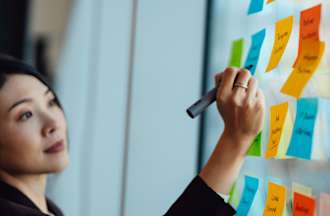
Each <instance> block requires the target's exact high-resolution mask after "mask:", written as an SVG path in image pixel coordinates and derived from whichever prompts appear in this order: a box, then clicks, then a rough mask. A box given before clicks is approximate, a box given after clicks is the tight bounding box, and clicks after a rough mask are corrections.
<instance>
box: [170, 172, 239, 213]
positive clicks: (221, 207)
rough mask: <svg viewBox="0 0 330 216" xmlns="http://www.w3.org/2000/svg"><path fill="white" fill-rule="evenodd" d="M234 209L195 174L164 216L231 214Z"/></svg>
mask: <svg viewBox="0 0 330 216" xmlns="http://www.w3.org/2000/svg"><path fill="white" fill-rule="evenodd" d="M235 213H236V211H235V210H234V209H233V207H231V206H230V205H229V204H227V203H226V202H225V201H224V200H223V198H222V197H221V196H219V195H218V194H217V193H216V192H215V191H213V190H212V189H211V188H210V187H209V186H208V185H207V184H206V183H205V182H204V181H203V179H201V178H200V177H199V176H196V177H195V178H194V179H193V180H192V182H191V183H190V184H189V185H188V187H187V188H186V189H185V191H184V192H183V193H182V194H181V196H180V197H179V198H178V199H177V200H176V202H175V203H174V204H173V205H172V206H171V208H170V209H169V210H168V212H167V213H166V214H165V216H179V215H180V216H186V215H187V216H188V215H189V216H229V215H230V216H231V215H234V214H235Z"/></svg>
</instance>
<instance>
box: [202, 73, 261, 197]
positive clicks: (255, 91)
mask: <svg viewBox="0 0 330 216" xmlns="http://www.w3.org/2000/svg"><path fill="white" fill-rule="evenodd" d="M215 78H216V85H217V87H218V92H217V106H218V110H219V112H220V114H221V116H222V118H223V120H224V124H225V129H224V131H223V133H222V135H221V137H220V139H219V141H218V144H217V146H216V147H215V149H214V151H213V153H212V155H211V157H210V159H209V160H208V162H207V164H206V165H205V167H204V168H203V169H202V171H201V172H200V174H199V175H200V177H201V178H202V179H203V180H204V181H205V182H206V184H207V185H208V186H209V187H211V188H212V189H213V190H214V191H216V192H220V193H223V194H228V193H229V191H230V189H231V187H232V185H233V183H234V182H235V180H236V178H237V176H238V175H239V171H240V169H241V166H242V164H243V161H244V156H245V154H246V152H247V150H248V149H249V147H250V145H251V143H252V141H253V139H254V138H255V137H256V135H257V134H258V132H259V131H260V130H261V128H262V124H263V118H264V107H265V105H264V104H265V101H264V95H263V93H262V92H261V90H260V89H259V88H258V83H257V80H255V79H254V78H253V77H251V75H250V72H249V71H247V70H244V69H243V70H240V69H236V68H227V69H226V70H225V71H224V72H223V73H219V74H217V75H216V77H215Z"/></svg>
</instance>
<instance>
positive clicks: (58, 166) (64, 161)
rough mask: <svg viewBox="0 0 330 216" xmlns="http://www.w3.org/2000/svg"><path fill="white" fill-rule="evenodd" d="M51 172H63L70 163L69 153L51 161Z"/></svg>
mask: <svg viewBox="0 0 330 216" xmlns="http://www.w3.org/2000/svg"><path fill="white" fill-rule="evenodd" d="M49 162H50V164H49V170H48V171H49V173H58V172H62V171H63V170H64V169H65V168H66V167H67V166H68V165H69V163H70V160H69V156H68V154H64V155H62V156H61V157H57V158H56V159H54V158H53V160H51V161H49Z"/></svg>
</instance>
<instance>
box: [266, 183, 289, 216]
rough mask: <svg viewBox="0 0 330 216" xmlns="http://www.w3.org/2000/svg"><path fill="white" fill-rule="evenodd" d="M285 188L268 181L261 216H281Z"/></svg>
mask: <svg viewBox="0 0 330 216" xmlns="http://www.w3.org/2000/svg"><path fill="white" fill-rule="evenodd" d="M285 203H286V189H285V187H284V186H282V185H279V184H275V183H273V182H269V183H268V194H267V199H266V206H265V208H264V211H263V216H282V215H283V214H284V211H285Z"/></svg>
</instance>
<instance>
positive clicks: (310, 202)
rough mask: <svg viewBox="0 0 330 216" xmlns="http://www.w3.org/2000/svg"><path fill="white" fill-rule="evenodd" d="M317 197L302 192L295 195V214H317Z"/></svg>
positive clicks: (307, 215)
mask: <svg viewBox="0 0 330 216" xmlns="http://www.w3.org/2000/svg"><path fill="white" fill-rule="evenodd" d="M315 203H316V201H315V199H314V198H313V197H310V196H305V195H303V194H300V193H296V192H295V193H294V195H293V209H292V215H293V216H314V215H315Z"/></svg>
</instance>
